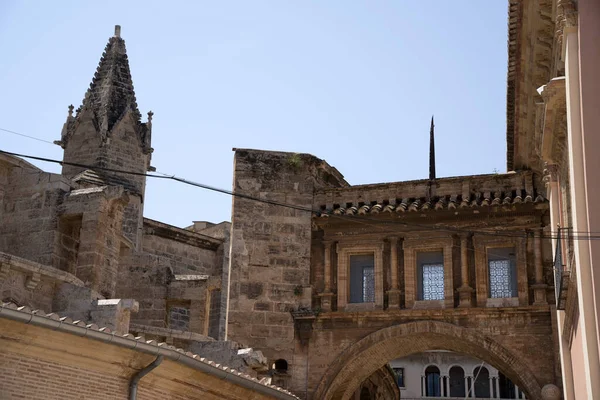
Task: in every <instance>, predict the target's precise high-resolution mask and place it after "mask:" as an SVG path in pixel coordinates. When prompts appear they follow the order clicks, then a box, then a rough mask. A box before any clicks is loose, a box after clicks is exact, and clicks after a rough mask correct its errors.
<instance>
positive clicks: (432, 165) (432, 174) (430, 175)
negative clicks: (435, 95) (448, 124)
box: [429, 115, 435, 180]
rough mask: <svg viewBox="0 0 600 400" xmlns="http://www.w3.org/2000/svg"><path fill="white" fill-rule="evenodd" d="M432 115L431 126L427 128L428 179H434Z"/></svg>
mask: <svg viewBox="0 0 600 400" xmlns="http://www.w3.org/2000/svg"><path fill="white" fill-rule="evenodd" d="M433 128H434V125H433V115H432V116H431V128H430V130H429V179H430V180H434V179H435V138H434V133H433Z"/></svg>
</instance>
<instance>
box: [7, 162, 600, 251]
mask: <svg viewBox="0 0 600 400" xmlns="http://www.w3.org/2000/svg"><path fill="white" fill-rule="evenodd" d="M0 154H7V155H11V156H16V157H22V158H28V159H32V160H37V161H43V162H49V163H55V164H59V165H70V166H75V167H80V168H86V169H90V170H100V171H107V172H114V173H119V174H124V175H135V176H144V177H149V178H156V179H168V180H174V181H177V182H180V183H183V184H186V185H190V186H195V187H199V188H201V189H205V190H210V191H214V192H217V193H222V194H226V195H229V196H233V197H239V198H243V199H247V200H252V201H256V202H260V203H264V204H269V205H273V206H279V207H286V208H290V209H293V210H297V211H302V212H308V213H313V214H320V213H321V212H322V210H316V209H313V208H310V207H303V206H298V205H295V204H289V203H282V202H278V201H275V200H269V199H263V198H259V197H256V196H252V195H247V194H244V193H239V192H234V191H231V190H227V189H222V188H218V187H214V186H210V185H206V184H203V183H199V182H194V181H191V180H189V179H185V178H180V177H178V176H176V175H172V174H164V173H160V172H156V173H146V172H137V171H128V170H122V169H116V168H108V167H100V166H96V165H88V164H81V163H73V162H68V161H62V160H55V159H51V158H46V157H38V156H32V155H28V154H20V153H14V152H9V151H5V150H0ZM329 218H336V219H342V220H345V221H357V222H358V221H360V220H363V221H371V222H374V223H378V224H382V225H403V226H407V227H411V228H421V229H423V230H432V229H433V230H440V231H448V232H455V233H465V234H471V233H475V234H481V235H488V236H503V237H511V238H525V237H526V236H527V232H523V233H516V232H502V231H480V230H473V229H465V228H457V227H453V226H448V225H439V224H436V225H425V224H418V223H412V222H405V221H397V220H396V221H385V220H380V219H374V218H371V217H367V216H352V217H346V216H341V215H329ZM582 233H583V232H582ZM542 237H543V238H550V239H555V238H556V235H543V236H542ZM570 237H571V238H573V239H577V240H582V239H583V240H596V239H600V236H592V235H589V234H585V235H583V234H579V235H571V236H570Z"/></svg>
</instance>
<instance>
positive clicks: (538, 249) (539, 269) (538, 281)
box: [532, 231, 548, 306]
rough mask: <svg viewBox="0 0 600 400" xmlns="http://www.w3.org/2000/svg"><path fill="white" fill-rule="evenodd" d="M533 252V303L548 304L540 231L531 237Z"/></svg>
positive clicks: (538, 304) (537, 304)
mask: <svg viewBox="0 0 600 400" xmlns="http://www.w3.org/2000/svg"><path fill="white" fill-rule="evenodd" d="M533 254H534V258H535V284H534V285H532V288H533V305H536V306H543V305H546V304H548V301H547V300H546V289H547V288H548V285H546V284H545V283H544V263H543V261H544V260H543V258H542V257H543V256H542V240H541V232H540V231H536V232H535V234H534V237H533Z"/></svg>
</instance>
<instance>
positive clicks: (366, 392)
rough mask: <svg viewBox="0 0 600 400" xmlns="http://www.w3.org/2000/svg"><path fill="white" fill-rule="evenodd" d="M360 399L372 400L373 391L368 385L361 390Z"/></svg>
mask: <svg viewBox="0 0 600 400" xmlns="http://www.w3.org/2000/svg"><path fill="white" fill-rule="evenodd" d="M360 400H371V392H369V389H368V388H367V387H363V388H362V390H361V391H360Z"/></svg>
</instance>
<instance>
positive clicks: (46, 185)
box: [0, 27, 561, 400]
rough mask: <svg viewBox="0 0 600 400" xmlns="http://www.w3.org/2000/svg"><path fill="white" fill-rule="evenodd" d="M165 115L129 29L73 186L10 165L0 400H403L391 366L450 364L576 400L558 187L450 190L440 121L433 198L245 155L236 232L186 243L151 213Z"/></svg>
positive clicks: (3, 222) (0, 181)
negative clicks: (558, 314)
mask: <svg viewBox="0 0 600 400" xmlns="http://www.w3.org/2000/svg"><path fill="white" fill-rule="evenodd" d="M512 51H514V52H518V51H520V48H518V47H516V48H513V50H512ZM134 72H135V71H134ZM152 117H153V115H152V112H148V113H147V117H146V118H143V117H142V114H141V112H140V110H139V109H138V106H137V104H136V98H135V93H134V89H133V83H132V76H131V72H130V68H129V63H128V59H127V54H126V48H125V41H124V40H123V38H121V35H120V27H116V29H115V34H114V36H113V37H111V38H110V39H109V41H108V44H107V45H106V48H105V50H104V53H103V54H102V57H101V59H100V63H99V65H98V68H97V69H96V72H95V73H94V76H93V78H92V81H91V84H90V87H89V88H88V90H87V92H86V93H85V97H84V99H83V102H82V104H81V105H80V106H79V107H77V108H76V109H75V107H73V106H70V107H69V109H68V115H67V119H66V121H65V123H64V126H63V128H62V133H61V136H60V140H57V141H56V144H58V145H60V146H61V147H62V148H63V149H64V156H63V169H62V172H61V173H60V174H52V173H47V172H44V171H42V170H40V169H38V168H37V167H35V166H33V165H32V164H29V163H28V162H27V161H25V160H24V159H22V158H19V157H16V156H13V155H10V154H3V153H0V295H1V297H2V298H1V300H2V309H1V310H0V344H1V345H0V370H1V371H2V373H3V375H4V376H9V377H11V379H6V380H2V382H1V383H0V397H2V398H8V399H12V398H41V397H43V398H48V399H55V398H56V399H71V398H73V399H82V398H97V397H98V394H102V396H101V397H106V398H119V399H121V398H123V399H124V398H126V396H127V394H128V393H129V396H130V397H129V398H132V397H131V396H132V392H136V394H134V396H138V397H139V398H140V399H207V398H208V399H249V398H250V399H273V398H276V399H298V398H300V399H315V400H320V399H336V400H338V399H339V400H342V399H344V400H347V399H356V400H358V399H360V400H368V399H399V398H400V397H401V393H400V391H399V388H398V385H397V384H396V382H397V377H396V376H395V375H394V371H393V370H392V369H391V368H390V365H389V362H390V361H391V360H394V359H398V358H401V357H405V356H410V355H413V354H416V353H421V352H426V351H430V350H446V351H451V352H456V353H460V354H464V355H466V356H470V357H475V358H477V359H479V360H483V361H485V362H486V363H488V364H489V365H491V366H493V368H495V369H497V370H498V371H501V372H502V374H504V376H506V377H507V378H509V379H510V380H511V381H512V382H514V384H516V385H518V387H519V388H520V390H521V391H522V392H523V394H524V396H526V397H527V398H528V399H532V400H541V399H546V400H549V399H557V398H560V392H557V391H558V387H560V386H561V378H560V363H559V361H558V359H557V354H558V343H557V339H556V337H555V335H554V332H555V324H556V321H555V317H554V314H553V310H554V309H555V306H554V304H555V292H554V281H553V269H552V251H551V243H550V241H549V240H548V239H545V238H544V237H545V232H546V233H547V231H548V229H549V227H548V225H549V215H548V201H547V199H546V198H545V188H544V185H543V183H542V179H541V176H538V174H536V173H534V172H532V171H530V170H519V171H509V172H508V173H502V174H490V175H474V176H461V177H449V178H438V177H437V176H436V174H435V162H434V160H435V156H434V144H433V134H434V132H433V130H434V127H433V121H432V125H431V157H430V159H431V166H430V170H431V171H430V176H429V179H424V180H418V181H407V182H393V183H375V184H368V185H350V184H349V183H348V182H347V181H346V180H344V177H343V175H342V174H341V173H340V171H338V170H337V169H336V168H334V167H333V166H331V165H329V164H328V163H327V162H326V161H324V160H322V159H319V158H317V157H315V156H313V155H310V154H297V153H284V152H275V151H262V150H254V149H240V148H238V149H234V177H233V178H234V179H233V181H234V183H233V192H234V195H235V196H233V197H232V204H233V207H232V215H231V222H230V223H229V222H223V223H220V224H213V223H209V222H194V223H193V225H191V226H189V227H186V228H179V227H175V226H171V225H169V224H166V223H163V222H160V221H154V220H151V219H148V218H145V217H144V215H143V210H144V201H145V184H146V177H145V176H144V174H145V173H146V172H147V171H150V170H151V169H152V167H151V164H150V161H151V156H152V153H153V151H154V150H153V148H152V143H151V142H152V134H153V132H152ZM143 120H145V122H143ZM154 134H155V135H160V134H161V132H154ZM157 151H160V149H157ZM510 151H512V149H511V147H510V146H509V152H510ZM223 156H224V157H226V156H227V155H223ZM510 156H511V157H512V155H510ZM260 199H268V200H269V201H268V202H265V201H260ZM193 213H194V210H190V214H193ZM42 310H43V311H42ZM1 359H5V360H8V361H9V362H6V363H2V362H1ZM31 365H35V366H36V368H33V369H32V368H30V366H31ZM65 377H68V378H67V379H66V381H64V380H65ZM440 379H442V381H441V382H442V384H444V383H447V382H446V381H444V379H447V377H441V378H440ZM42 380H43V381H48V382H50V383H48V384H47V385H28V384H27V382H31V381H42ZM63 381H64V382H63ZM55 382H58V383H56V384H55ZM60 382H62V384H60ZM134 389H135V390H134ZM557 393H558V397H556V394H557ZM445 395H446V396H448V395H449V393H448V392H446V394H445ZM441 397H444V394H441ZM489 397H500V396H499V395H498V393H496V392H494V391H492V392H490V396H489Z"/></svg>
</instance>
